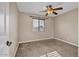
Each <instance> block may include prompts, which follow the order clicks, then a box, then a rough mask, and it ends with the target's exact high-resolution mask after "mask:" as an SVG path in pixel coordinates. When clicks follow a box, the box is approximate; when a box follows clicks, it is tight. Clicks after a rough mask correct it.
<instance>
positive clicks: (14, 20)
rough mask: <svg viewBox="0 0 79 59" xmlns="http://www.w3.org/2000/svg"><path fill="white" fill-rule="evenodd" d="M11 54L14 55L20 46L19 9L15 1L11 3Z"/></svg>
mask: <svg viewBox="0 0 79 59" xmlns="http://www.w3.org/2000/svg"><path fill="white" fill-rule="evenodd" d="M9 41H11V42H12V45H11V46H10V47H9V56H14V55H15V53H16V50H17V47H18V11H17V7H16V4H15V3H10V4H9Z"/></svg>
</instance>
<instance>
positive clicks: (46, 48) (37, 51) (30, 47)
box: [16, 39, 78, 57]
mask: <svg viewBox="0 0 79 59" xmlns="http://www.w3.org/2000/svg"><path fill="white" fill-rule="evenodd" d="M53 51H57V52H58V53H59V54H60V55H61V56H62V57H77V56H78V47H76V46H73V45H70V44H67V43H65V42H61V41H59V40H56V39H48V40H41V41H34V42H28V43H22V44H19V47H18V50H17V53H16V57H40V56H42V55H45V54H47V53H51V52H53Z"/></svg>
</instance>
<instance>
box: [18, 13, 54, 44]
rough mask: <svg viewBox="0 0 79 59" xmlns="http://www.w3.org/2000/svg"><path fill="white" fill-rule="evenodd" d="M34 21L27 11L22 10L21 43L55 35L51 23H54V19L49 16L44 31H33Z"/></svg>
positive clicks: (20, 22)
mask: <svg viewBox="0 0 79 59" xmlns="http://www.w3.org/2000/svg"><path fill="white" fill-rule="evenodd" d="M32 22H33V20H32V18H31V17H29V16H28V15H27V14H26V13H22V12H21V13H20V14H19V43H23V42H30V41H39V40H44V39H50V38H52V37H53V34H54V32H53V25H51V24H52V23H53V19H51V18H49V19H47V20H45V31H44V32H33V27H32ZM51 33H52V34H51Z"/></svg>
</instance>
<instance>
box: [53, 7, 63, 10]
mask: <svg viewBox="0 0 79 59" xmlns="http://www.w3.org/2000/svg"><path fill="white" fill-rule="evenodd" d="M62 9H63V8H62V7H59V8H54V9H53V10H62Z"/></svg>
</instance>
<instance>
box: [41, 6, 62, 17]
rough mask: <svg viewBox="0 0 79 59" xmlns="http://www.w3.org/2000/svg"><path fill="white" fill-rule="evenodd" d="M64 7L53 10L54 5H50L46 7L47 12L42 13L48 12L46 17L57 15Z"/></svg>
mask: <svg viewBox="0 0 79 59" xmlns="http://www.w3.org/2000/svg"><path fill="white" fill-rule="evenodd" d="M62 9H63V8H62V7H59V8H53V7H52V5H48V6H46V10H44V11H42V12H46V14H45V16H47V15H49V14H52V13H53V14H55V15H57V14H58V13H57V12H56V11H57V10H62Z"/></svg>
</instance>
